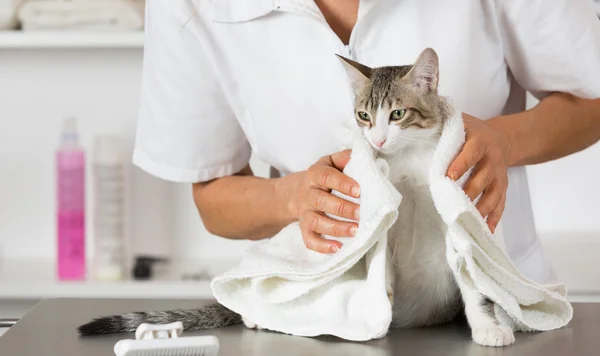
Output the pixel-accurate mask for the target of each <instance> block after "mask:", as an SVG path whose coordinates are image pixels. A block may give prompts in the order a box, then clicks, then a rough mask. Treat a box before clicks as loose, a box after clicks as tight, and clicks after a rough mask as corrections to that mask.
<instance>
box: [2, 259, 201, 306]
mask: <svg viewBox="0 0 600 356" xmlns="http://www.w3.org/2000/svg"><path fill="white" fill-rule="evenodd" d="M54 272H55V267H54V264H53V263H52V262H50V261H45V262H38V261H27V260H20V261H10V260H9V261H3V262H2V263H1V264H0V299H43V298H138V299H144V298H152V299H202V298H212V291H211V289H210V281H209V280H197V281H194V280H176V279H174V278H173V279H168V278H167V277H162V278H161V279H154V280H149V281H136V280H124V281H118V282H102V281H69V282H63V281H59V280H57V279H56V277H55V274H54Z"/></svg>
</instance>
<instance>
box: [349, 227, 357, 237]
mask: <svg viewBox="0 0 600 356" xmlns="http://www.w3.org/2000/svg"><path fill="white" fill-rule="evenodd" d="M350 235H352V236H354V235H356V227H355V226H352V227H351V228H350Z"/></svg>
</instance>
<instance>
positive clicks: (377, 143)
mask: <svg viewBox="0 0 600 356" xmlns="http://www.w3.org/2000/svg"><path fill="white" fill-rule="evenodd" d="M385 141H387V139H385V140H383V141H379V142H378V141H375V145H377V147H379V148H381V147H383V144H384V143H385Z"/></svg>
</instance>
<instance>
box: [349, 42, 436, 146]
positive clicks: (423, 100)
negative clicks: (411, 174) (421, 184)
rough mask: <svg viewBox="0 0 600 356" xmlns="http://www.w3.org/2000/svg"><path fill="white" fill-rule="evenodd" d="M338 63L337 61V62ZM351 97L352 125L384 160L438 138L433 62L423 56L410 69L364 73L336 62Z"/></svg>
mask: <svg viewBox="0 0 600 356" xmlns="http://www.w3.org/2000/svg"><path fill="white" fill-rule="evenodd" d="M340 58H341V57H340ZM342 62H343V63H344V66H345V68H346V71H347V72H348V74H349V77H350V80H351V84H352V88H353V90H354V93H355V96H356V98H355V102H354V106H355V107H354V109H355V110H354V113H355V118H356V122H357V123H358V125H359V126H361V127H362V128H363V131H364V134H365V137H366V138H367V140H368V141H369V143H370V144H371V146H373V148H374V149H375V150H377V151H380V152H383V153H386V154H389V153H394V152H396V151H398V150H400V149H402V148H406V147H416V146H418V145H419V144H421V143H427V142H432V141H434V140H436V139H437V138H438V137H439V134H440V132H441V127H442V124H443V115H441V113H440V105H439V97H438V94H437V82H438V58H437V55H436V53H435V52H434V51H433V50H432V49H429V48H428V49H426V50H424V51H423V52H422V53H421V55H420V56H419V58H418V59H417V61H416V62H415V64H414V65H412V66H395V67H379V68H369V67H366V66H364V65H362V64H360V63H357V62H354V61H351V60H348V59H345V58H342Z"/></svg>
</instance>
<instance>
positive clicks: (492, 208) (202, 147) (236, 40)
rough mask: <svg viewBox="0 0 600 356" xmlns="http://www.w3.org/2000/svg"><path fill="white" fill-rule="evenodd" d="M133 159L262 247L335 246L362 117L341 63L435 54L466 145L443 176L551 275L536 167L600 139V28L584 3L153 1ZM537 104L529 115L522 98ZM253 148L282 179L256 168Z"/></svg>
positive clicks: (354, 190)
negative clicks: (185, 189) (286, 236)
mask: <svg viewBox="0 0 600 356" xmlns="http://www.w3.org/2000/svg"><path fill="white" fill-rule="evenodd" d="M145 36H146V37H145V40H146V42H145V49H144V64H143V84H142V95H141V107H140V112H139V120H138V129H137V130H138V131H137V137H136V145H135V150H134V157H133V161H134V163H135V164H136V165H138V166H139V167H141V168H142V169H143V170H145V171H147V172H149V173H150V174H153V175H155V176H157V177H160V178H162V179H166V180H170V181H175V182H188V183H193V197H194V201H195V203H196V206H197V208H198V210H199V213H200V216H201V218H202V220H203V222H204V225H205V226H206V228H207V229H208V230H209V231H210V232H212V233H213V234H216V235H219V236H223V237H227V238H234V239H252V240H257V239H263V238H268V237H271V236H273V235H274V234H276V233H277V232H278V231H279V230H281V229H282V228H283V227H284V226H286V225H288V224H290V223H292V222H295V221H299V223H300V226H301V229H302V233H303V238H304V242H305V244H306V246H307V247H308V248H310V249H313V250H315V251H318V252H321V253H335V252H336V251H337V250H338V249H339V248H340V247H341V243H340V242H338V241H331V240H327V239H324V238H323V237H322V236H321V234H327V235H333V236H351V235H352V234H353V231H354V228H355V227H356V225H355V224H353V223H349V222H342V221H336V220H333V219H330V218H328V217H327V216H325V214H324V213H330V214H333V215H336V216H342V217H346V218H354V217H356V216H358V214H359V213H360V207H359V206H357V205H354V204H352V203H350V202H345V201H343V200H341V199H338V198H336V197H334V196H333V195H331V194H329V192H330V191H331V189H337V190H340V191H341V192H342V193H345V194H348V195H355V196H357V195H359V191H360V187H359V186H358V185H357V184H356V183H355V182H354V181H353V180H351V179H350V178H349V177H347V176H345V175H344V174H343V173H341V172H340V170H341V169H343V167H344V165H345V164H346V162H347V161H348V159H349V153H348V152H347V151H344V152H335V142H334V139H333V138H332V132H333V130H334V129H335V128H336V127H338V126H339V125H341V122H342V120H344V119H348V118H349V117H353V105H352V97H351V94H350V90H349V88H348V81H347V77H346V74H345V72H344V69H343V67H342V65H341V63H340V61H339V59H338V58H337V57H336V56H335V55H334V54H340V55H343V56H345V57H347V58H350V59H353V60H355V61H358V62H361V63H363V64H366V65H368V66H370V67H377V66H385V65H405V64H410V63H412V62H413V61H414V60H415V59H416V58H417V56H418V54H419V53H420V52H421V51H422V50H423V49H424V48H426V47H431V48H434V49H435V51H436V52H437V53H438V56H439V59H440V82H439V87H438V90H439V92H440V93H442V94H443V95H446V96H449V97H451V98H452V99H453V100H454V101H455V102H456V103H457V104H458V105H459V107H460V108H461V109H462V110H463V111H464V119H465V129H466V133H467V140H466V143H465V145H464V147H463V148H462V152H461V153H460V154H459V155H458V156H457V157H456V159H455V161H454V162H453V163H452V164H451V165H450V167H449V169H448V176H449V177H451V178H453V179H456V178H458V177H460V176H462V175H463V174H464V173H465V172H466V171H467V170H468V169H469V168H470V167H475V168H474V174H473V175H472V177H471V178H470V179H469V181H468V182H467V184H466V185H465V187H464V189H465V192H466V193H467V194H468V196H469V197H470V198H471V199H474V198H476V197H477V196H479V195H480V194H482V196H481V199H480V200H479V202H478V204H477V208H478V209H479V211H480V212H481V214H482V216H484V217H486V218H487V222H488V225H489V226H490V228H491V229H492V230H494V229H495V228H496V226H497V224H498V223H499V221H500V219H501V218H502V226H503V232H504V236H505V244H506V247H507V251H508V254H509V256H510V257H511V259H512V260H513V261H514V263H515V264H516V265H517V267H519V268H520V269H521V271H522V272H523V273H524V274H525V275H527V276H528V277H530V278H531V279H533V280H536V281H539V282H547V281H551V280H553V279H554V278H555V275H554V272H553V270H552V267H551V265H550V263H549V262H548V261H547V259H546V257H545V255H544V252H543V250H542V248H541V245H540V243H539V241H538V237H537V235H536V230H535V225H534V221H533V214H532V209H531V203H530V197H529V191H528V185H527V175H526V171H525V167H524V166H525V165H530V164H537V163H541V162H546V161H549V160H553V159H557V158H560V157H563V156H566V155H569V154H572V153H574V152H577V151H580V150H582V149H584V148H586V147H588V146H590V145H592V144H594V143H595V142H597V141H598V140H599V139H600V99H598V98H599V97H600V21H599V20H598V18H597V16H596V15H595V14H594V12H593V8H592V6H591V4H590V2H589V0H557V1H554V2H551V3H549V2H547V1H544V0H528V1H521V0H503V1H444V0H435V1H383V0H380V1H375V0H360V1H359V0H347V1H336V0H314V1H313V0H268V1H265V0H219V1H207V0H198V1H196V0H180V1H162V0H150V1H148V2H147V8H146V34H145ZM527 91H528V92H530V93H532V94H533V95H534V96H535V97H536V98H537V99H539V100H540V101H539V103H538V104H537V105H536V106H535V107H534V108H532V109H530V110H525V109H526V103H525V101H526V92H527ZM251 153H253V154H254V155H256V156H257V157H258V158H260V159H261V160H263V161H264V162H266V163H268V164H270V165H271V166H272V167H274V168H275V169H276V170H277V171H279V173H280V175H281V176H280V177H277V178H270V179H266V178H260V177H256V176H254V175H253V172H252V170H251V168H250V166H249V159H250V156H251Z"/></svg>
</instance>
